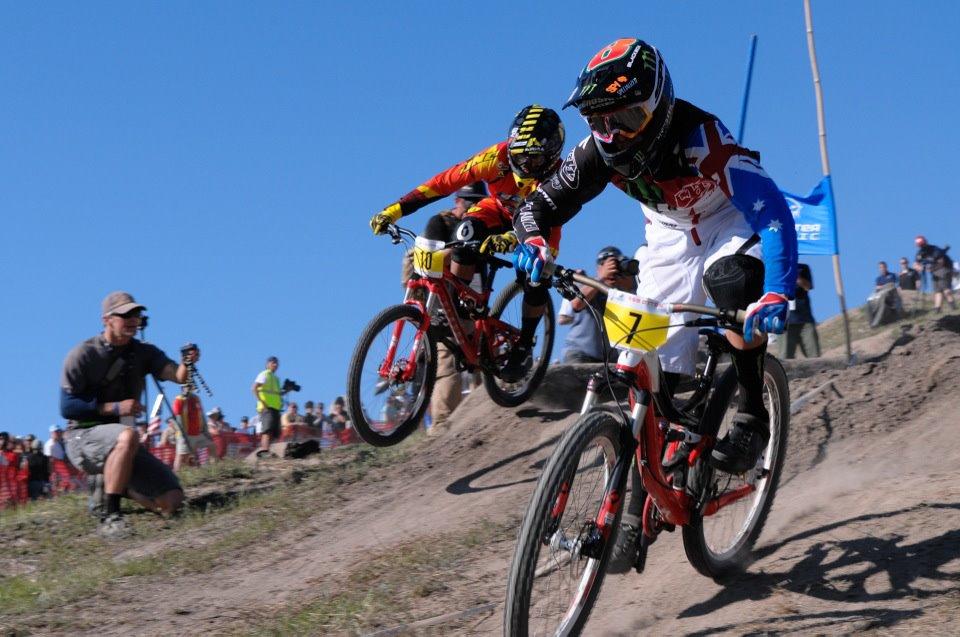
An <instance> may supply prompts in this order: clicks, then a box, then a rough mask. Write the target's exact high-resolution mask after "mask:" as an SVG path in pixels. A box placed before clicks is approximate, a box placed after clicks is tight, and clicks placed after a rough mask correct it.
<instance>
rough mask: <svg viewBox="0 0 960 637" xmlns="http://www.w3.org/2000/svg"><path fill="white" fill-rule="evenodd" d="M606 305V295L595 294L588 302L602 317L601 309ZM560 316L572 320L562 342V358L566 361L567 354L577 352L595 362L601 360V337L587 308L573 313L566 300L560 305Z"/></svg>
mask: <svg viewBox="0 0 960 637" xmlns="http://www.w3.org/2000/svg"><path fill="white" fill-rule="evenodd" d="M606 304H607V295H606V294H603V293H599V294H597V295H596V296H595V297H593V298H592V299H591V300H590V305H592V306H593V307H594V309H596V310H597V311H598V312H599V313H600V315H601V316H603V308H604V307H605V306H606ZM560 314H561V315H563V316H569V317H571V318H572V319H573V322H572V323H570V331H569V332H568V333H567V338H566V339H565V340H564V342H563V356H564V359H566V356H567V352H579V353H580V354H583V355H586V356H589V357H590V358H593V359H594V360H597V361H602V360H603V335H602V334H601V333H600V330H598V329H597V324H596V323H595V322H594V320H593V315H592V314H591V313H590V311H589V310H588V309H587V308H584V309H582V310H580V311H579V312H576V311H574V309H573V306H572V305H571V304H570V301H568V300H567V299H564V300H563V303H561V305H560Z"/></svg>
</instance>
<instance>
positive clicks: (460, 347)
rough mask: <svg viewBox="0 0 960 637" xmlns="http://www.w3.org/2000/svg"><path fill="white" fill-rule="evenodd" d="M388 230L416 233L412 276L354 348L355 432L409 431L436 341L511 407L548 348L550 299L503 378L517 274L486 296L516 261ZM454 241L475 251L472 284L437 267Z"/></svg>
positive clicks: (512, 339) (395, 436)
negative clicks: (518, 368) (524, 350)
mask: <svg viewBox="0 0 960 637" xmlns="http://www.w3.org/2000/svg"><path fill="white" fill-rule="evenodd" d="M387 234H388V235H389V236H390V237H391V239H392V241H393V243H394V244H399V243H400V242H401V241H403V242H404V243H405V244H406V243H407V241H408V240H413V253H412V256H413V269H414V272H415V275H414V276H413V277H412V278H411V279H410V280H409V281H408V282H407V284H406V295H405V297H404V300H403V303H402V304H400V305H393V306H390V307H388V308H386V309H384V310H383V311H382V312H380V313H379V314H378V315H377V316H376V317H374V319H373V320H372V321H370V323H369V324H368V325H367V326H366V328H365V329H364V330H363V333H362V335H361V336H360V340H359V342H358V343H357V346H356V349H355V350H354V352H353V357H352V359H351V361H350V369H349V372H348V376H347V402H348V406H349V408H350V413H351V416H352V417H353V423H354V427H355V428H356V430H357V433H358V434H360V437H361V438H363V440H364V441H366V442H368V443H370V444H372V445H375V446H378V447H385V446H390V445H395V444H397V443H399V442H400V441H401V440H403V439H404V438H406V437H407V436H409V435H410V434H411V433H413V432H414V431H416V429H417V427H418V425H419V423H420V420H421V418H423V415H424V412H425V411H426V409H427V406H428V405H429V402H430V395H431V393H432V391H433V385H434V381H435V380H436V374H437V346H438V345H439V344H443V345H444V346H445V347H446V348H447V349H448V350H449V351H450V352H451V354H452V355H453V356H454V358H455V361H456V368H457V370H458V371H460V370H466V371H469V372H473V371H477V370H479V371H480V372H481V374H482V376H483V384H484V386H485V387H486V390H487V393H488V394H489V395H490V398H491V399H493V401H494V402H495V403H497V404H498V405H502V406H505V407H515V406H517V405H520V404H522V403H523V402H525V401H526V400H527V399H528V398H530V396H532V395H533V393H534V392H535V391H536V390H537V388H538V387H539V386H540V382H541V381H542V380H543V377H544V375H545V374H546V372H547V365H548V364H549V362H550V354H551V352H552V351H553V339H554V334H555V331H556V330H555V318H554V310H553V303H552V301H550V300H549V298H548V300H547V303H546V307H545V311H544V314H543V318H542V319H541V320H540V324H539V326H538V328H537V332H536V334H535V335H534V340H533V346H532V347H531V350H530V356H529V357H528V358H527V360H526V361H525V363H524V370H525V372H524V374H523V375H522V377H521V378H519V379H518V380H517V381H515V382H507V381H506V380H504V379H503V378H501V372H502V370H503V366H504V365H505V364H506V362H507V359H508V358H509V357H510V353H511V352H512V351H513V348H514V347H515V346H516V345H517V343H518V342H519V340H520V327H519V326H520V324H521V323H520V318H521V312H522V297H523V285H522V284H521V283H520V282H518V281H517V280H515V279H514V280H512V281H511V282H510V284H509V285H507V286H506V287H505V288H504V289H503V290H502V291H501V292H500V294H499V295H498V296H497V297H496V300H495V301H494V303H493V306H492V307H490V306H489V305H488V302H489V299H490V294H491V291H492V289H493V282H494V278H495V275H496V273H497V271H498V270H500V269H501V268H507V269H508V270H512V269H513V264H512V263H510V262H509V261H506V260H504V259H501V258H499V257H496V256H494V255H489V254H482V253H480V251H479V248H480V242H479V241H452V242H447V243H444V242H441V241H432V240H429V239H426V238H424V237H418V236H417V235H416V234H415V233H413V232H411V231H410V230H407V229H405V228H401V227H399V226H395V225H391V226H390V227H389V228H388V230H387ZM455 248H465V249H468V250H473V251H476V252H477V258H478V268H477V270H478V274H479V280H480V284H479V290H476V289H473V288H472V287H470V286H469V285H467V284H465V283H464V282H463V281H461V280H460V279H459V278H458V277H456V276H454V275H453V274H452V273H451V272H450V271H449V269H448V268H446V267H445V266H444V256H445V255H444V251H446V250H450V249H455Z"/></svg>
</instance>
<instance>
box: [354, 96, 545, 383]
mask: <svg viewBox="0 0 960 637" xmlns="http://www.w3.org/2000/svg"><path fill="white" fill-rule="evenodd" d="M563 140H564V130H563V123H562V122H561V121H560V116H559V115H557V113H556V111H554V110H553V109H549V108H546V107H543V106H540V105H539V104H531V105H530V106H526V107H524V108H523V109H521V110H520V112H519V113H517V115H516V117H514V119H513V123H512V124H511V126H510V132H509V136H508V138H507V139H506V140H505V141H502V142H499V143H497V144H494V145H493V146H490V147H489V148H485V149H483V150H481V151H480V152H479V153H476V154H475V155H473V156H472V157H470V158H469V159H467V160H466V161H463V162H460V163H458V164H456V165H455V166H452V167H450V168H448V169H447V170H444V171H443V172H441V173H439V174H437V175H435V176H434V177H432V178H431V179H429V180H427V181H426V182H424V183H422V184H421V185H419V186H417V187H416V188H414V189H413V190H411V191H410V192H408V193H407V194H406V195H404V196H403V197H401V198H400V199H398V200H397V201H396V202H394V203H392V204H390V205H389V206H387V207H386V208H384V209H383V210H382V211H380V212H378V213H377V214H376V215H374V216H373V218H372V219H371V220H370V227H371V228H372V229H373V233H374V234H381V233H383V232H385V231H386V229H387V227H388V226H389V225H390V224H392V223H396V222H397V221H398V220H399V219H400V218H401V217H405V216H407V215H410V214H412V213H414V212H416V211H417V210H419V209H420V208H423V207H424V206H426V205H428V204H430V203H433V202H434V201H437V200H439V199H442V198H444V197H446V196H448V195H450V194H452V193H454V192H455V191H457V190H458V189H459V188H462V187H464V186H467V185H468V184H471V183H474V182H478V181H482V182H485V183H486V184H487V188H488V190H489V193H490V194H489V195H488V196H487V197H485V198H483V199H481V200H480V201H479V202H477V203H476V204H475V205H474V206H473V207H471V208H470V209H469V210H468V211H467V214H466V217H465V218H464V219H463V221H461V222H460V224H459V225H458V226H457V230H456V233H455V237H456V240H458V241H471V240H476V241H481V242H482V245H481V252H485V253H486V252H510V251H512V250H513V248H514V247H515V246H516V235H515V234H514V233H513V214H514V212H515V211H516V208H517V206H518V205H519V204H520V203H521V202H522V201H523V199H524V198H525V197H527V196H528V195H529V194H531V193H532V192H533V191H534V190H536V188H537V186H538V185H539V184H540V182H542V181H543V180H544V179H546V178H547V177H549V176H550V175H552V174H553V173H554V172H555V171H556V169H557V167H558V166H559V165H560V155H561V152H562V151H563ZM549 245H550V248H551V249H552V250H553V251H554V252H556V251H557V249H558V248H559V245H560V228H559V227H557V228H556V232H551V234H550V237H549ZM476 263H477V257H476V253H475V252H473V251H471V250H454V253H453V261H452V263H451V266H450V271H451V272H452V273H453V274H454V275H455V276H457V277H459V278H460V279H461V280H462V281H464V283H466V284H467V285H469V283H470V281H471V279H472V278H473V273H474V270H475V269H476ZM547 294H548V291H547V289H546V287H544V286H529V285H527V284H525V287H524V297H523V319H522V325H521V328H520V343H519V346H518V347H516V348H515V349H514V351H512V352H511V353H510V358H509V360H508V362H507V364H506V366H505V367H504V369H503V370H502V371H501V377H502V378H503V379H504V380H506V381H508V382H511V381H516V380H519V379H520V378H521V377H522V376H523V374H524V372H525V369H524V365H525V364H526V363H527V359H528V358H529V353H530V346H531V344H532V341H533V335H534V333H535V332H536V329H537V325H538V324H539V322H540V317H541V316H542V315H543V311H544V305H545V304H546V302H547Z"/></svg>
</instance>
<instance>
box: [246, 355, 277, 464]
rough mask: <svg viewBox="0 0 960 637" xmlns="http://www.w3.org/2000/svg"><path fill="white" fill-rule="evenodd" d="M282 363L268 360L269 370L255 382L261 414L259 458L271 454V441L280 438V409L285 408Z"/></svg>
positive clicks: (260, 374)
mask: <svg viewBox="0 0 960 637" xmlns="http://www.w3.org/2000/svg"><path fill="white" fill-rule="evenodd" d="M279 367H280V361H279V360H278V359H277V357H276V356H271V357H270V358H268V359H267V368H266V369H265V370H263V371H262V372H260V373H259V374H257V378H256V380H254V381H253V395H254V396H256V397H257V413H258V414H260V451H258V452H257V455H259V456H266V455H268V454H269V453H270V441H271V440H273V439H276V438H279V437H280V409H281V408H282V407H283V394H284V392H283V391H282V390H281V389H280V379H279V378H277V368H279Z"/></svg>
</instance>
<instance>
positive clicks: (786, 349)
mask: <svg viewBox="0 0 960 637" xmlns="http://www.w3.org/2000/svg"><path fill="white" fill-rule="evenodd" d="M812 289H813V273H811V272H810V266H809V265H807V264H806V263H799V264H797V287H796V290H795V291H794V299H795V302H794V309H792V310H790V313H789V314H788V315H787V329H786V330H785V332H784V335H783V336H782V337H780V339H779V340H780V342H781V343H782V345H781V346H780V347H781V348H780V356H781V358H794V357H796V354H797V345H799V346H800V351H801V352H803V355H804V356H805V357H806V358H818V357H819V356H820V338H819V336H818V335H817V322H816V321H815V320H814V318H813V308H812V307H811V305H810V290H812Z"/></svg>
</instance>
